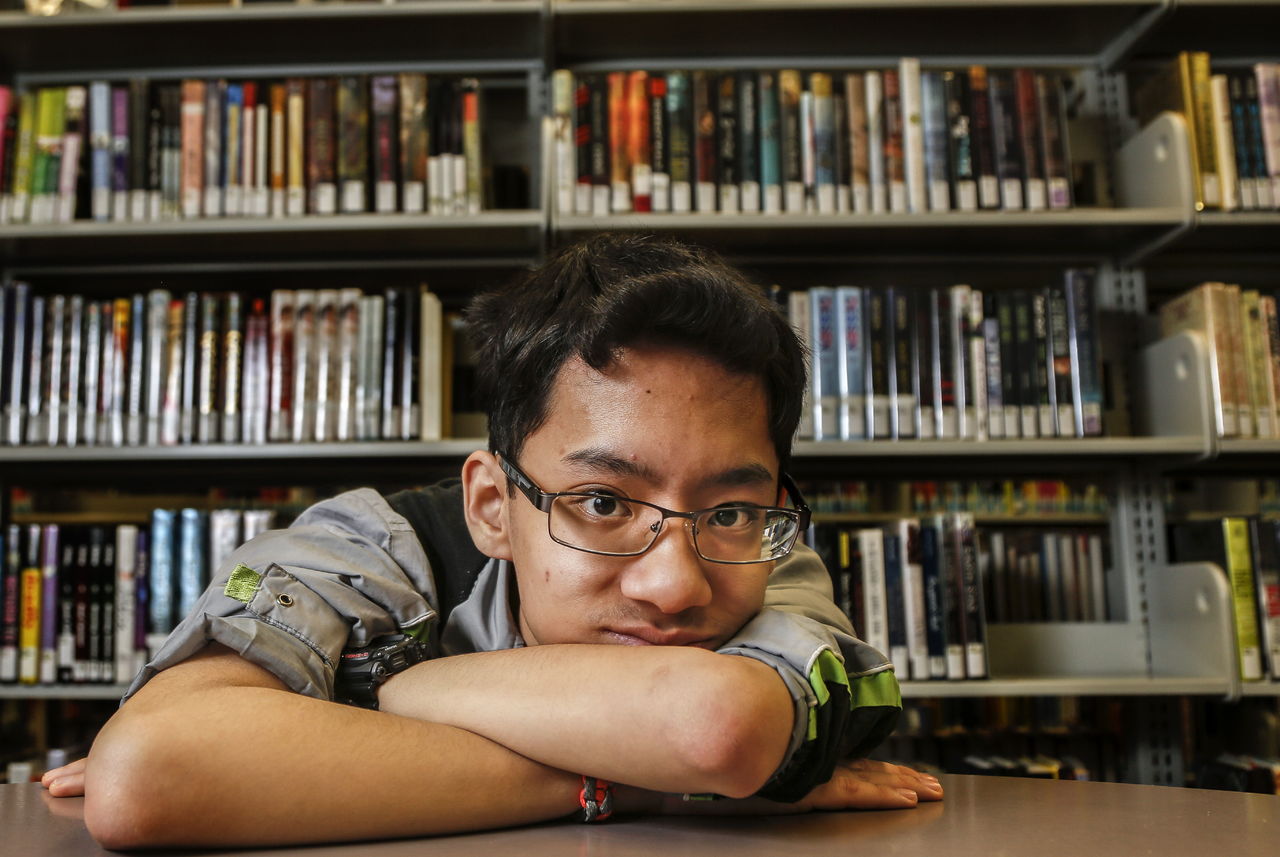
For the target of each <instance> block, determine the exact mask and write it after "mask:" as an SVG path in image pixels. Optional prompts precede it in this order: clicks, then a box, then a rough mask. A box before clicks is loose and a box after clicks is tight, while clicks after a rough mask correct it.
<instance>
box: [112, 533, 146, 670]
mask: <svg viewBox="0 0 1280 857" xmlns="http://www.w3.org/2000/svg"><path fill="white" fill-rule="evenodd" d="M115 540H116V545H115V561H116V562H115V609H114V617H115V622H114V632H115V643H114V647H113V648H114V654H115V668H114V672H115V678H116V680H117V681H127V680H129V679H130V678H131V677H132V676H133V675H134V674H136V673H137V672H138V670H139V669H141V668H142V664H141V663H140V658H139V655H140V654H141V653H140V652H138V650H137V646H136V644H135V625H136V624H139V623H138V619H139V618H141V617H140V615H139V614H138V612H137V572H138V528H137V526H135V525H133V524H121V525H120V526H118V527H116V529H115Z"/></svg>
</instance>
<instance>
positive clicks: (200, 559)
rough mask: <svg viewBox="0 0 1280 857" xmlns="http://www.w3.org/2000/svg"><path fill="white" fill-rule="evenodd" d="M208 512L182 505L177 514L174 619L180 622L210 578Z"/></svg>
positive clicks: (193, 606) (187, 613)
mask: <svg viewBox="0 0 1280 857" xmlns="http://www.w3.org/2000/svg"><path fill="white" fill-rule="evenodd" d="M208 518H209V516H208V513H207V512H205V511H203V510H201V509H182V510H180V511H179V513H178V518H177V530H178V532H177V535H176V539H175V540H176V543H177V544H176V547H177V551H176V558H175V561H174V575H175V578H176V596H177V600H176V603H175V609H176V611H177V612H176V614H175V616H174V621H175V623H176V622H181V621H182V620H183V619H184V618H185V617H186V616H188V615H189V614H190V613H191V611H192V610H193V609H194V608H195V606H196V601H198V600H199V598H200V595H201V594H202V593H203V592H204V587H205V584H206V583H207V582H208V571H207V569H206V568H205V565H206V564H207V562H208V554H207V550H208V548H207V539H208V526H209V521H208Z"/></svg>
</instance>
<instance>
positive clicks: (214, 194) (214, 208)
mask: <svg viewBox="0 0 1280 857" xmlns="http://www.w3.org/2000/svg"><path fill="white" fill-rule="evenodd" d="M204 216H205V217H221V216H222V188H220V187H206V188H205V189H204Z"/></svg>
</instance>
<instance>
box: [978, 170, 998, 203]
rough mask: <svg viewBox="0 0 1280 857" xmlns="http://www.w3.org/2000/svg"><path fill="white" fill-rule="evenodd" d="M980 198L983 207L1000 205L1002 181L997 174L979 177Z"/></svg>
mask: <svg viewBox="0 0 1280 857" xmlns="http://www.w3.org/2000/svg"><path fill="white" fill-rule="evenodd" d="M978 200H979V204H980V205H981V206H982V207H983V208H999V207H1000V181H999V179H997V178H996V177H995V176H979V177H978Z"/></svg>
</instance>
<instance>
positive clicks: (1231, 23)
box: [1139, 0, 1280, 61]
mask: <svg viewBox="0 0 1280 857" xmlns="http://www.w3.org/2000/svg"><path fill="white" fill-rule="evenodd" d="M1278 28H1280V3H1277V2H1276V0H1176V2H1174V3H1173V4H1172V14H1170V15H1168V16H1166V17H1165V18H1164V20H1163V21H1161V22H1160V24H1159V25H1158V26H1156V27H1155V28H1154V29H1153V30H1152V32H1151V33H1150V34H1149V35H1148V36H1147V37H1146V38H1145V39H1143V40H1142V42H1141V44H1140V46H1139V55H1140V56H1149V57H1153V58H1154V57H1161V58H1167V57H1169V56H1172V55H1173V54H1176V53H1177V52H1178V51H1184V50H1197V51H1208V52H1209V54H1210V55H1211V56H1212V57H1213V59H1214V60H1215V61H1219V60H1253V59H1274V58H1275V53H1276V40H1275V33H1276V31H1277V29H1278Z"/></svg>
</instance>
